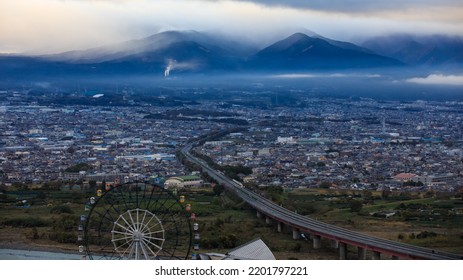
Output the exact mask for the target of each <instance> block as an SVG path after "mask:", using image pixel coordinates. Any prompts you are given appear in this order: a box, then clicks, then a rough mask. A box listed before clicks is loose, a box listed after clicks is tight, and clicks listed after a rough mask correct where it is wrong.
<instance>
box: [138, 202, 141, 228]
mask: <svg viewBox="0 0 463 280" xmlns="http://www.w3.org/2000/svg"><path fill="white" fill-rule="evenodd" d="M138 210H139V209H138V205H137V230H138V231H139V230H140V226H141V225H140V217H139V216H140V215H139V213H138V212H139V211H138Z"/></svg>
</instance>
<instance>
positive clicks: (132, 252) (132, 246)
mask: <svg viewBox="0 0 463 280" xmlns="http://www.w3.org/2000/svg"><path fill="white" fill-rule="evenodd" d="M129 248H130V251H129V253H128V256H127V258H128V259H129V260H131V259H133V257H132V256H133V254H134V251H135V244H134V243H131V244H130V247H129ZM127 249H128V248H127ZM124 255H125V254H124Z"/></svg>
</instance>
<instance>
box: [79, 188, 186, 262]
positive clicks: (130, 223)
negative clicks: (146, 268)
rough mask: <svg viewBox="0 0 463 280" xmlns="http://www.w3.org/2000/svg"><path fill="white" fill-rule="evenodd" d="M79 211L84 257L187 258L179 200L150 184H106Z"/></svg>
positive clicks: (184, 219) (184, 212)
mask: <svg viewBox="0 0 463 280" xmlns="http://www.w3.org/2000/svg"><path fill="white" fill-rule="evenodd" d="M98 195H99V197H98V198H97V199H96V198H94V197H92V198H90V200H89V203H88V205H89V212H88V215H82V216H81V222H82V223H83V224H85V225H84V226H83V229H84V231H83V232H84V234H83V238H82V241H83V250H84V251H85V253H86V255H87V257H88V258H89V259H126V260H130V259H138V260H139V259H141V260H151V259H186V258H187V257H188V255H189V253H190V248H191V244H192V233H191V225H190V220H189V217H188V216H187V215H186V211H185V209H184V207H183V206H182V204H181V203H180V202H179V201H178V200H177V198H176V197H174V196H173V195H172V194H171V193H170V192H169V191H168V190H166V189H164V188H162V187H160V186H158V185H154V184H150V183H146V182H143V183H140V182H134V183H126V184H123V185H120V186H117V187H106V192H101V191H100V192H99V193H98Z"/></svg>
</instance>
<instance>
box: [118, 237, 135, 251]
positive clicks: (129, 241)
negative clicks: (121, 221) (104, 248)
mask: <svg viewBox="0 0 463 280" xmlns="http://www.w3.org/2000/svg"><path fill="white" fill-rule="evenodd" d="M132 241H133V240H131V239H130V240H127V241H126V242H124V243H122V244H121V245H119V246H114V248H115V249H116V251H117V249H119V248H123V247H124V246H125V245H127V244H129V243H131V242H132ZM129 247H130V245H129Z"/></svg>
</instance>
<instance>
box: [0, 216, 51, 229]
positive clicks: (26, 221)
mask: <svg viewBox="0 0 463 280" xmlns="http://www.w3.org/2000/svg"><path fill="white" fill-rule="evenodd" d="M3 224H4V225H6V226H12V227H46V226H48V225H49V224H50V223H49V222H48V221H46V220H43V219H40V218H37V217H25V218H13V219H9V220H6V221H4V222H3Z"/></svg>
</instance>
